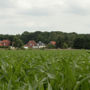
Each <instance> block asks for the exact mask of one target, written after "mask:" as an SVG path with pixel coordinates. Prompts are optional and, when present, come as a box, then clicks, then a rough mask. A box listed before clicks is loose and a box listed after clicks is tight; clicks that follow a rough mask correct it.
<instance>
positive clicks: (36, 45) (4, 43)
mask: <svg viewBox="0 0 90 90" xmlns="http://www.w3.org/2000/svg"><path fill="white" fill-rule="evenodd" d="M49 44H50V45H53V46H55V45H56V42H55V41H50V42H49ZM0 47H11V48H15V47H14V46H13V44H12V43H11V41H9V40H2V41H0ZM46 47H47V45H46V44H45V43H43V42H41V41H39V42H38V43H36V42H35V41H34V40H30V41H28V43H27V44H25V45H24V46H23V48H24V49H29V48H34V49H38V48H39V49H40V48H46Z"/></svg>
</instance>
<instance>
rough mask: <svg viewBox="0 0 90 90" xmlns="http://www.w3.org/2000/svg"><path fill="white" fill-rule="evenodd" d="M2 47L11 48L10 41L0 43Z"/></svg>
mask: <svg viewBox="0 0 90 90" xmlns="http://www.w3.org/2000/svg"><path fill="white" fill-rule="evenodd" d="M0 46H5V47H8V46H10V41H9V40H2V41H0Z"/></svg>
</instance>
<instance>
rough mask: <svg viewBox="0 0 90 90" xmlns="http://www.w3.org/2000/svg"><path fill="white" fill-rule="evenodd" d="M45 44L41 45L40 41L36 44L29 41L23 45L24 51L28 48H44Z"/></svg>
mask: <svg viewBox="0 0 90 90" xmlns="http://www.w3.org/2000/svg"><path fill="white" fill-rule="evenodd" d="M45 47H46V46H45V44H44V43H42V42H41V41H39V42H38V43H36V42H35V41H34V40H31V41H29V42H28V43H27V44H26V45H24V48H25V49H28V48H36V49H37V48H45Z"/></svg>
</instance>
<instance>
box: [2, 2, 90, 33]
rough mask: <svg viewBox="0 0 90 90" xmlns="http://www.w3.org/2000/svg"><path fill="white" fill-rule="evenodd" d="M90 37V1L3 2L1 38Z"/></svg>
mask: <svg viewBox="0 0 90 90" xmlns="http://www.w3.org/2000/svg"><path fill="white" fill-rule="evenodd" d="M24 31H29V32H34V31H62V32H76V33H85V34H86V33H90V1H89V0H36V1H35V0H0V34H19V33H22V32H24Z"/></svg>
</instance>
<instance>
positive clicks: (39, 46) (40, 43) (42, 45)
mask: <svg viewBox="0 0 90 90" xmlns="http://www.w3.org/2000/svg"><path fill="white" fill-rule="evenodd" d="M37 46H38V48H45V47H46V46H45V44H44V43H42V42H41V41H39V42H38V43H37Z"/></svg>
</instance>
